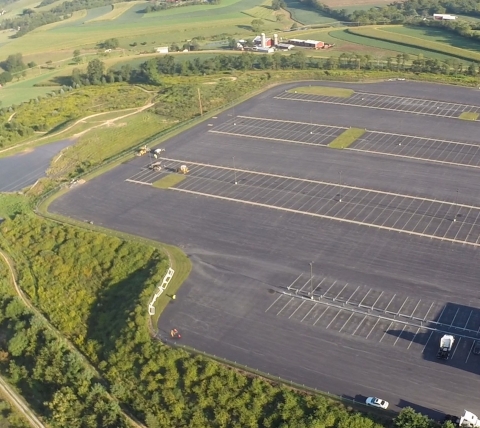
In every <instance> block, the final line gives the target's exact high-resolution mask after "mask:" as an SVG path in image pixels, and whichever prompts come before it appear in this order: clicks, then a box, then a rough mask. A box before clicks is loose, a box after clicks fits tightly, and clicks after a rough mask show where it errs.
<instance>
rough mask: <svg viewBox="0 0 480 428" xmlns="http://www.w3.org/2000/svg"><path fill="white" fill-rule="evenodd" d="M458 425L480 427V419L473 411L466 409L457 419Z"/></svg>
mask: <svg viewBox="0 0 480 428" xmlns="http://www.w3.org/2000/svg"><path fill="white" fill-rule="evenodd" d="M457 425H459V426H461V427H472V428H473V427H480V420H479V419H478V418H477V416H476V415H474V414H473V413H472V412H469V411H468V410H464V412H463V416H462V417H461V418H458V419H457Z"/></svg>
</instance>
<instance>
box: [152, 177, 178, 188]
mask: <svg viewBox="0 0 480 428" xmlns="http://www.w3.org/2000/svg"><path fill="white" fill-rule="evenodd" d="M185 178H186V177H185V175H183V174H168V175H167V176H165V177H163V178H161V179H160V180H158V181H155V183H153V184H152V186H153V187H157V188H158V189H168V188H169V187H173V186H176V185H177V184H179V183H181V182H182V181H183V180H185Z"/></svg>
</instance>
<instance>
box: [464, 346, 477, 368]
mask: <svg viewBox="0 0 480 428" xmlns="http://www.w3.org/2000/svg"><path fill="white" fill-rule="evenodd" d="M474 346H475V340H474V341H473V342H472V346H471V347H470V350H469V351H468V354H467V358H466V359H465V364H467V363H468V359H469V358H470V355H471V354H472V351H473V347H474Z"/></svg>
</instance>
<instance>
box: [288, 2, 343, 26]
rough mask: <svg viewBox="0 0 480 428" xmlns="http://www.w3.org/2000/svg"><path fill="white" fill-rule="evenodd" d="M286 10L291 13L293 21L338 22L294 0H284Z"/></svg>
mask: <svg viewBox="0 0 480 428" xmlns="http://www.w3.org/2000/svg"><path fill="white" fill-rule="evenodd" d="M285 3H286V5H287V10H288V11H289V12H290V13H291V14H292V18H293V19H294V20H295V21H298V22H300V23H301V24H305V25H313V24H328V23H335V22H338V21H337V20H336V19H333V18H330V17H329V16H326V15H322V14H321V13H319V12H317V11H315V10H312V9H311V8H309V7H308V6H306V5H304V4H303V3H301V2H299V1H296V0H285Z"/></svg>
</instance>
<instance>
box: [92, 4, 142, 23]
mask: <svg viewBox="0 0 480 428" xmlns="http://www.w3.org/2000/svg"><path fill="white" fill-rule="evenodd" d="M137 5H142V6H143V7H145V5H146V3H145V2H124V3H115V4H113V5H112V6H110V7H111V9H112V10H111V11H110V12H108V13H106V14H104V15H100V16H98V17H97V18H93V19H91V20H89V21H86V22H87V23H89V22H95V21H113V20H115V19H118V18H119V17H120V16H121V15H123V14H124V13H125V12H127V11H128V10H129V9H131V8H132V7H133V6H137Z"/></svg>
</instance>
